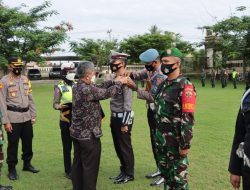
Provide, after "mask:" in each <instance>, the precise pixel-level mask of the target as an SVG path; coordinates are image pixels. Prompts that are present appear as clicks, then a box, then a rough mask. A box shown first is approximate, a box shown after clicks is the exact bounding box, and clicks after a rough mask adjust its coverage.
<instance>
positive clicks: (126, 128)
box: [121, 125, 128, 133]
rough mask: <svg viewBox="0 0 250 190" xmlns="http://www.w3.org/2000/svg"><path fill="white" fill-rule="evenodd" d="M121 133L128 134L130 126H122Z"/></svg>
mask: <svg viewBox="0 0 250 190" xmlns="http://www.w3.org/2000/svg"><path fill="white" fill-rule="evenodd" d="M121 131H122V133H127V132H128V126H127V125H125V126H122V127H121Z"/></svg>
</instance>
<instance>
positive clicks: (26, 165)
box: [23, 161, 40, 173]
mask: <svg viewBox="0 0 250 190" xmlns="http://www.w3.org/2000/svg"><path fill="white" fill-rule="evenodd" d="M23 171H28V172H32V173H38V172H39V171H40V170H38V169H36V168H35V167H33V166H32V165H31V163H30V161H24V164H23Z"/></svg>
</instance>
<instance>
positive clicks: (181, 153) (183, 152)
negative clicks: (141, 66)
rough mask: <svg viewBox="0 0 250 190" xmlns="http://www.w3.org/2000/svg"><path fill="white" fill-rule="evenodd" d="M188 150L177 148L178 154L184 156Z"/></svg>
mask: <svg viewBox="0 0 250 190" xmlns="http://www.w3.org/2000/svg"><path fill="white" fill-rule="evenodd" d="M188 151H189V149H184V150H182V149H179V154H180V155H181V156H182V157H186V156H187V155H188Z"/></svg>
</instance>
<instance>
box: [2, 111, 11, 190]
mask: <svg viewBox="0 0 250 190" xmlns="http://www.w3.org/2000/svg"><path fill="white" fill-rule="evenodd" d="M2 165H3V131H2V112H0V177H1V170H2ZM10 189H12V187H11V186H3V185H0V190H10Z"/></svg>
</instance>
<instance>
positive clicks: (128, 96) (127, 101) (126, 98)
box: [121, 86, 133, 133]
mask: <svg viewBox="0 0 250 190" xmlns="http://www.w3.org/2000/svg"><path fill="white" fill-rule="evenodd" d="M122 90H123V108H124V112H123V118H122V127H121V131H122V132H125V133H126V132H128V125H130V124H131V120H132V118H133V115H132V100H133V92H132V89H130V88H129V87H128V86H123V88H122Z"/></svg>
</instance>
